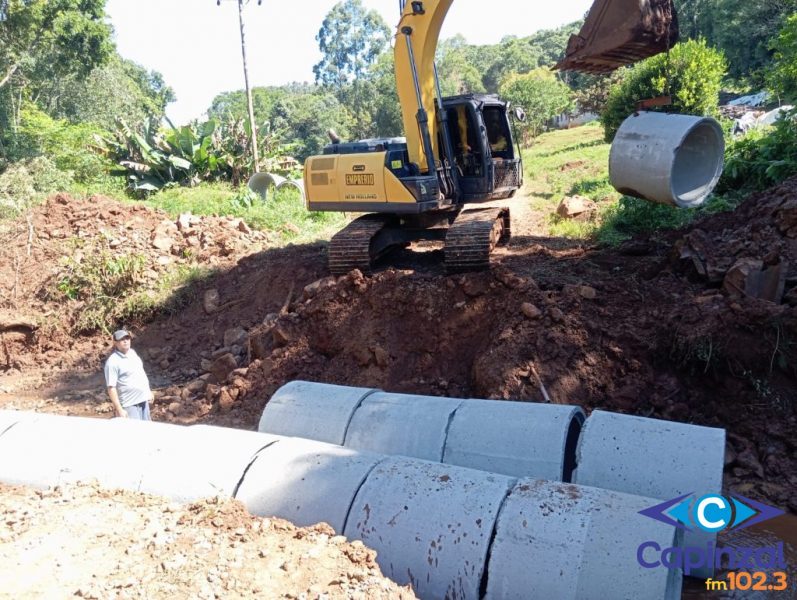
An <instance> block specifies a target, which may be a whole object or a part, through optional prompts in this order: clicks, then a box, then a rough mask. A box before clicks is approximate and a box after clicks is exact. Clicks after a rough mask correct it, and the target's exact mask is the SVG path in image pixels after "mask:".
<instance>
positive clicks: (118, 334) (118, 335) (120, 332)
mask: <svg viewBox="0 0 797 600" xmlns="http://www.w3.org/2000/svg"><path fill="white" fill-rule="evenodd" d="M126 337H132V336H131V335H130V332H129V331H127V330H126V329H117V330H116V331H114V332H113V339H114V340H115V341H117V342H118V341H120V340H123V339H125V338H126Z"/></svg>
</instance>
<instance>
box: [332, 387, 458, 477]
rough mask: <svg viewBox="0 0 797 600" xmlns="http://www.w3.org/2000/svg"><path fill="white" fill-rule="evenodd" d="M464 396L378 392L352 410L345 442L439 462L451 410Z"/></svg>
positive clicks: (361, 447)
mask: <svg viewBox="0 0 797 600" xmlns="http://www.w3.org/2000/svg"><path fill="white" fill-rule="evenodd" d="M462 402H463V400H457V399H454V398H440V397H438V396H413V395H410V394H388V393H385V392H378V393H375V394H371V395H369V396H368V397H367V398H365V400H363V402H362V404H360V407H359V408H358V409H357V411H356V412H355V413H354V417H352V420H351V423H350V424H349V430H348V431H347V432H346V441H345V446H346V447H347V448H353V449H355V450H368V451H370V452H379V453H381V454H389V455H393V454H401V455H402V456H411V457H414V458H421V459H424V460H431V461H434V462H440V461H441V460H442V459H443V449H444V447H445V443H446V435H447V434H448V426H449V423H450V421H451V418H452V416H453V414H454V411H456V410H457V408H459V406H460V405H461V404H462Z"/></svg>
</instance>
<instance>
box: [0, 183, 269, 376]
mask: <svg viewBox="0 0 797 600" xmlns="http://www.w3.org/2000/svg"><path fill="white" fill-rule="evenodd" d="M267 243H268V236H267V234H265V233H262V232H259V231H251V230H250V229H249V227H248V226H247V225H246V223H244V222H243V221H241V220H240V219H233V218H217V217H197V216H194V215H190V214H184V215H180V217H179V218H178V219H177V220H173V219H170V218H168V217H167V215H166V214H165V213H163V212H162V211H158V210H153V209H150V208H148V207H145V206H143V205H135V204H129V205H126V204H120V203H119V202H117V201H115V200H111V199H109V198H104V197H101V196H94V197H91V198H89V199H86V200H77V199H74V198H71V197H69V196H68V195H65V194H59V195H56V196H54V197H52V198H50V199H49V200H48V201H47V202H46V203H45V204H43V205H41V206H38V207H36V208H35V209H34V210H33V211H32V213H31V215H30V217H29V218H28V219H25V220H20V221H18V222H16V223H13V224H11V225H10V226H9V227H7V228H6V229H4V230H2V231H0V335H2V357H1V358H2V360H0V365H2V366H3V367H4V368H5V369H6V370H8V369H10V368H20V367H23V366H30V365H31V364H38V365H39V366H40V365H41V364H45V365H58V364H69V363H74V362H75V361H70V360H69V356H68V354H67V353H64V350H68V349H70V348H72V347H74V346H75V345H76V344H75V342H78V345H79V342H80V341H82V340H79V339H78V340H76V339H75V338H74V337H73V336H71V335H68V334H70V333H76V332H78V333H79V332H81V330H82V329H85V327H84V326H83V325H82V324H83V323H84V322H85V321H86V319H85V317H86V312H87V310H90V306H88V304H87V301H86V300H85V299H84V298H81V296H82V291H83V290H82V289H81V286H83V287H85V286H89V285H91V283H92V282H91V281H88V280H87V279H88V278H91V277H95V278H96V279H97V280H98V281H97V282H96V283H97V284H102V283H103V281H101V280H102V279H105V280H106V281H107V280H108V279H110V278H112V277H113V276H115V275H119V273H118V271H120V270H122V269H125V268H127V269H128V270H129V273H130V276H131V277H132V278H133V281H131V282H130V283H131V285H132V287H134V289H135V290H136V291H137V292H138V293H143V294H144V295H145V296H146V295H148V294H149V295H150V296H152V297H153V298H154V297H156V296H157V293H158V291H159V290H160V288H161V286H162V281H163V280H164V278H166V277H168V276H169V275H170V274H172V273H176V272H178V271H180V269H187V268H189V267H191V266H194V265H201V266H202V267H203V268H205V269H221V268H224V267H225V266H228V265H230V264H234V263H235V261H236V260H237V259H238V258H240V257H241V256H242V255H245V254H249V253H251V252H254V251H257V250H259V249H261V248H262V247H264V246H265V245H266V244H267ZM126 261H127V262H126ZM124 301H125V298H124V296H122V299H121V300H120V301H119V302H120V303H123V302H124ZM126 324H127V323H119V324H118V325H117V326H122V325H126ZM31 348H33V349H34V350H35V351H34V353H31V352H30V350H31ZM78 350H79V351H84V350H85V348H81V347H79V348H78ZM33 355H35V359H34V356H33ZM31 359H34V360H31ZM78 362H79V361H78Z"/></svg>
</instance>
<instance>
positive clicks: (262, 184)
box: [246, 173, 286, 200]
mask: <svg viewBox="0 0 797 600" xmlns="http://www.w3.org/2000/svg"><path fill="white" fill-rule="evenodd" d="M285 181H286V179H285V177H283V176H282V175H275V174H272V173H255V174H254V175H252V176H251V177H250V178H249V181H247V182H246V186H247V187H248V188H249V190H250V191H252V192H254V193H255V194H257V195H258V196H260V197H261V198H262V199H263V200H267V199H268V191H269V190H270V189H272V188H273V189H275V190H276V189H277V188H278V187H279V185H280V184H282V183H284V182H285Z"/></svg>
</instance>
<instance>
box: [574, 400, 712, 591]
mask: <svg viewBox="0 0 797 600" xmlns="http://www.w3.org/2000/svg"><path fill="white" fill-rule="evenodd" d="M724 459H725V430H724V429H716V428H713V427H700V426H697V425H687V424H685V423H674V422H671V421H662V420H658V419H647V418H644V417H634V416H630V415H622V414H617V413H611V412H605V411H602V410H596V411H593V412H592V414H591V415H590V417H589V418H588V419H587V421H586V423H585V424H584V429H583V431H582V432H581V440H580V441H579V445H578V451H577V461H578V468H577V469H576V471H575V474H574V481H575V482H576V483H578V484H580V485H589V486H595V487H600V488H605V489H610V490H617V491H620V492H626V493H629V494H639V495H642V496H648V497H650V498H656V499H658V500H670V499H672V498H676V497H678V496H681V495H684V494H696V495H697V496H698V497H699V496H701V495H703V494H709V493H711V494H716V493H719V492H720V491H721V490H722V470H723V467H724V464H725V463H724ZM715 540H716V534H715V533H708V532H704V531H700V530H697V529H695V530H693V531H687V532H686V534H685V536H684V544H685V545H686V546H705V545H706V543H708V542H713V541H715ZM693 573H695V575H696V576H697V577H709V576H710V575H712V574H713V569H712V568H710V567H706V568H701V569H695V570H693Z"/></svg>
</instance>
